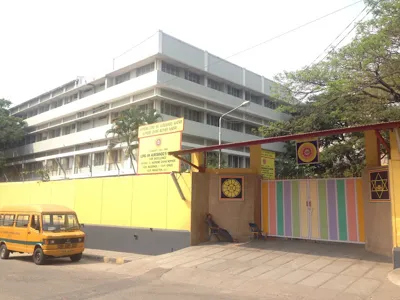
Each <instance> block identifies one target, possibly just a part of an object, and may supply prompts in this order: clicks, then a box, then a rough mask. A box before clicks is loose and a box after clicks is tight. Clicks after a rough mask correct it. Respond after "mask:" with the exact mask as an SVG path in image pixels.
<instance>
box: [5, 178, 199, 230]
mask: <svg viewBox="0 0 400 300" xmlns="http://www.w3.org/2000/svg"><path fill="white" fill-rule="evenodd" d="M175 176H176V178H177V179H178V182H179V186H180V188H181V189H182V192H183V194H184V196H185V199H186V200H182V199H181V197H180V195H179V192H178V190H177V188H176V186H175V184H174V182H173V180H172V177H171V175H170V174H160V175H146V176H121V177H103V178H87V179H76V180H60V181H51V182H34V181H30V182H16V183H1V184H0V205H7V204H30V203H32V204H46V203H50V204H58V205H64V206H67V207H69V208H72V209H74V210H76V212H77V214H78V217H79V220H80V222H82V223H86V224H99V225H100V224H101V225H113V226H134V227H144V228H155V229H156V228H159V229H170V230H190V222H191V220H190V217H191V193H192V177H191V174H189V173H184V174H175Z"/></svg>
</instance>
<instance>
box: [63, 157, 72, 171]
mask: <svg viewBox="0 0 400 300" xmlns="http://www.w3.org/2000/svg"><path fill="white" fill-rule="evenodd" d="M70 163H71V159H70V157H63V158H61V166H62V168H63V169H64V170H69V169H70V168H71V166H70Z"/></svg>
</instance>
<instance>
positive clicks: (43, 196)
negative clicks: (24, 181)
mask: <svg viewBox="0 0 400 300" xmlns="http://www.w3.org/2000/svg"><path fill="white" fill-rule="evenodd" d="M29 184H30V185H31V187H30V190H31V192H30V203H31V204H50V203H51V194H52V192H51V191H52V182H40V181H37V182H29ZM23 201H24V200H23ZM25 203H28V202H25Z"/></svg>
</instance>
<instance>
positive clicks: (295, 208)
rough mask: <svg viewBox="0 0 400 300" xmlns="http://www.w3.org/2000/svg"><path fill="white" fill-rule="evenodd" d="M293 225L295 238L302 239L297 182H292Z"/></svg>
mask: <svg viewBox="0 0 400 300" xmlns="http://www.w3.org/2000/svg"><path fill="white" fill-rule="evenodd" d="M292 223H293V236H294V237H300V198H299V182H298V181H297V180H294V181H292Z"/></svg>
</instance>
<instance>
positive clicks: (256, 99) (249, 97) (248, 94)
mask: <svg viewBox="0 0 400 300" xmlns="http://www.w3.org/2000/svg"><path fill="white" fill-rule="evenodd" d="M245 99H246V100H249V101H250V102H253V103H256V104H259V105H262V104H263V98H262V97H261V96H257V95H255V94H253V93H252V92H249V91H246V93H245Z"/></svg>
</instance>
